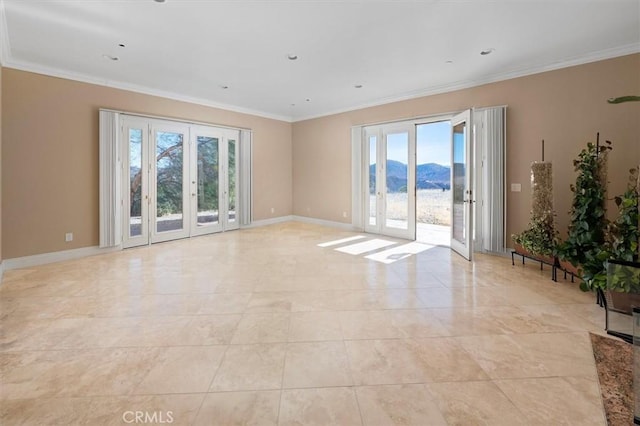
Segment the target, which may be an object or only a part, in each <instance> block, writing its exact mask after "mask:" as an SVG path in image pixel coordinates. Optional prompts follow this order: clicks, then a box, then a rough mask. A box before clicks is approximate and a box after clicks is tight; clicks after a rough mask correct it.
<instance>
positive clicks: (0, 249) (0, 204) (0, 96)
mask: <svg viewBox="0 0 640 426" xmlns="http://www.w3.org/2000/svg"><path fill="white" fill-rule="evenodd" d="M2 259H3V257H2V65H0V264H1V263H2ZM0 278H2V274H1V273H0Z"/></svg>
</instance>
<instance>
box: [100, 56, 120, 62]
mask: <svg viewBox="0 0 640 426" xmlns="http://www.w3.org/2000/svg"><path fill="white" fill-rule="evenodd" d="M102 57H103V58H104V59H111V60H112V61H117V60H118V59H120V58H118V57H117V56H111V55H102Z"/></svg>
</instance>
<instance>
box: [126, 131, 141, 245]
mask: <svg viewBox="0 0 640 426" xmlns="http://www.w3.org/2000/svg"><path fill="white" fill-rule="evenodd" d="M128 231H129V237H139V236H140V235H142V129H129V229H128Z"/></svg>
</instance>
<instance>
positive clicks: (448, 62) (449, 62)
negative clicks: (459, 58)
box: [444, 61, 453, 64]
mask: <svg viewBox="0 0 640 426" xmlns="http://www.w3.org/2000/svg"><path fill="white" fill-rule="evenodd" d="M444 63H445V64H452V63H453V61H445V62H444Z"/></svg>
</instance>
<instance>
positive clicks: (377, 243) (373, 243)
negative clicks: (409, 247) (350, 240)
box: [335, 238, 397, 255]
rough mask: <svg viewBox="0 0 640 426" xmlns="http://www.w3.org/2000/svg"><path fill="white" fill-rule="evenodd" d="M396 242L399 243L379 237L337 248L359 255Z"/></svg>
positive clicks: (340, 250) (343, 251)
mask: <svg viewBox="0 0 640 426" xmlns="http://www.w3.org/2000/svg"><path fill="white" fill-rule="evenodd" d="M394 244H397V243H395V242H393V241H389V240H381V239H379V238H374V239H373V240H369V241H363V242H361V243H356V244H351V245H349V246H345V247H340V248H337V249H335V250H336V251H339V252H342V253H347V254H353V255H358V254H362V253H366V252H368V251H374V250H378V249H381V248H384V247H389V246H392V245H394Z"/></svg>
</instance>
